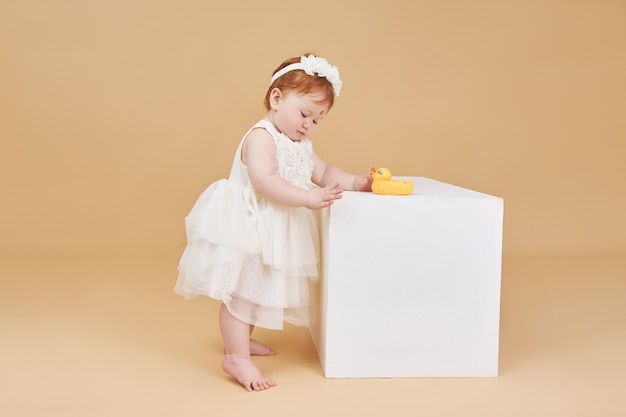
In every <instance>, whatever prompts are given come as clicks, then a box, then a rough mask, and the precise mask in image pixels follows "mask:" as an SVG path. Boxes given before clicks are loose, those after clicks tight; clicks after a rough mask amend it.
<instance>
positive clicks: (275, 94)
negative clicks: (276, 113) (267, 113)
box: [270, 88, 283, 110]
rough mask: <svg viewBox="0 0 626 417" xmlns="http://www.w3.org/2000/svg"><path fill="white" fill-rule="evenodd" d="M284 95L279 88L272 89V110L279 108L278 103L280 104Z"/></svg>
mask: <svg viewBox="0 0 626 417" xmlns="http://www.w3.org/2000/svg"><path fill="white" fill-rule="evenodd" d="M282 97H283V93H282V92H281V91H280V89H279V88H273V89H272V91H270V107H271V108H272V110H277V109H278V105H279V104H280V99H281V98H282Z"/></svg>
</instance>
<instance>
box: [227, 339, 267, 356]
mask: <svg viewBox="0 0 626 417" xmlns="http://www.w3.org/2000/svg"><path fill="white" fill-rule="evenodd" d="M224 353H225V354H227V355H228V353H226V349H224ZM250 355H251V356H274V355H276V349H274V348H271V347H269V346H267V345H266V344H264V343H261V342H259V341H258V340H254V339H250Z"/></svg>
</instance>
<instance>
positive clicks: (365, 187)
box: [352, 175, 372, 191]
mask: <svg viewBox="0 0 626 417" xmlns="http://www.w3.org/2000/svg"><path fill="white" fill-rule="evenodd" d="M352 186H353V187H354V191H372V176H371V175H359V176H357V177H356V178H355V179H354V183H353V184H352Z"/></svg>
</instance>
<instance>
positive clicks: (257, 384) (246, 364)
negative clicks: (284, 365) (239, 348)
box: [222, 355, 276, 391]
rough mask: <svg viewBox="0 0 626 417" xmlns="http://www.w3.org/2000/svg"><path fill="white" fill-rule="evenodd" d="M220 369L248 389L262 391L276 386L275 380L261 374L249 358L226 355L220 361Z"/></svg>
mask: <svg viewBox="0 0 626 417" xmlns="http://www.w3.org/2000/svg"><path fill="white" fill-rule="evenodd" d="M222 369H223V370H224V372H226V373H227V374H228V375H230V376H232V377H233V378H235V379H236V380H237V381H239V383H240V384H241V385H243V386H244V388H245V389H247V390H248V391H263V390H266V389H268V388H271V387H275V386H276V381H274V380H273V379H270V378H266V377H264V376H263V375H261V371H259V368H257V367H256V366H255V365H254V363H252V360H251V359H250V358H233V357H232V356H230V355H226V356H225V357H224V360H223V361H222Z"/></svg>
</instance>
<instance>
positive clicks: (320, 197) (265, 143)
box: [241, 129, 342, 210]
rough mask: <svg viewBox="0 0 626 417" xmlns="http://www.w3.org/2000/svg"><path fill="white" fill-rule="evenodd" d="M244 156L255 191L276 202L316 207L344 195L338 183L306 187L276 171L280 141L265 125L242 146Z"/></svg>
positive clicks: (253, 132) (327, 203)
mask: <svg viewBox="0 0 626 417" xmlns="http://www.w3.org/2000/svg"><path fill="white" fill-rule="evenodd" d="M241 160H242V162H243V163H244V165H246V167H247V168H248V177H249V178H250V183H251V184H252V187H253V188H254V190H255V192H256V193H257V194H259V195H261V196H263V197H265V198H266V199H268V200H270V201H273V202H274V203H277V204H281V205H284V206H290V207H307V208H310V209H314V210H315V209H320V208H322V207H327V206H329V205H330V204H332V202H333V201H334V200H336V199H339V198H341V192H342V190H341V188H340V187H339V186H338V185H336V184H328V186H326V187H323V188H314V189H311V190H305V189H303V188H300V187H296V186H295V185H291V184H289V183H288V182H287V181H285V180H284V179H283V178H282V177H280V176H279V175H278V174H276V145H275V144H274V140H273V139H272V136H271V135H270V134H269V133H268V132H267V131H265V129H254V130H253V131H252V132H250V134H249V135H248V137H247V138H246V140H245V142H244V144H243V147H242V150H241Z"/></svg>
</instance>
